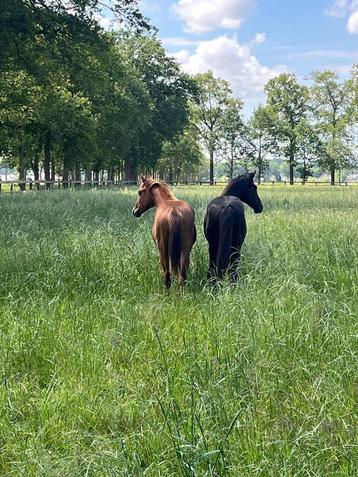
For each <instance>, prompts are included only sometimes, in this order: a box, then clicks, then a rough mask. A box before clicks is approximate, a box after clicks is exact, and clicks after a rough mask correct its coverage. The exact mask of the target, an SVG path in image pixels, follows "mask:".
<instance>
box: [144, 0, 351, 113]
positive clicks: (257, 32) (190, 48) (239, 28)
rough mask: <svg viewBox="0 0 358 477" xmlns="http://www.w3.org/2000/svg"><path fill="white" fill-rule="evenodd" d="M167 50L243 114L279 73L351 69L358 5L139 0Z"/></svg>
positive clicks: (334, 0)
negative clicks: (227, 90) (220, 88)
mask: <svg viewBox="0 0 358 477" xmlns="http://www.w3.org/2000/svg"><path fill="white" fill-rule="evenodd" d="M139 5H140V8H141V10H142V12H143V13H144V14H145V15H146V16H148V17H149V18H150V20H151V23H152V24H153V25H155V26H156V27H157V28H158V36H159V37H160V39H161V40H162V42H163V44H164V46H165V47H166V49H167V51H168V52H169V53H171V54H174V55H175V57H176V58H177V59H178V61H179V62H180V63H181V64H182V66H183V69H184V70H186V71H187V72H189V73H192V74H195V73H197V72H202V71H206V70H208V69H212V70H213V71H214V74H215V76H218V77H222V78H224V79H227V80H228V81H230V83H231V86H232V89H233V91H234V92H235V94H236V95H238V96H240V97H241V98H243V99H244V101H245V102H246V109H248V110H250V109H252V107H253V106H255V105H256V104H258V103H259V102H260V101H262V100H263V98H264V96H263V87H264V85H265V83H266V82H267V81H268V80H269V79H270V78H272V77H274V76H275V75H277V74H279V73H280V72H282V71H288V72H293V73H295V74H296V75H297V77H298V79H299V80H301V81H304V80H305V78H307V76H308V75H309V73H310V72H311V71H313V70H315V69H334V70H335V71H337V72H338V73H339V74H340V75H341V77H342V78H344V77H346V76H347V75H348V73H349V70H350V67H351V66H352V64H353V63H358V0H140V2H139Z"/></svg>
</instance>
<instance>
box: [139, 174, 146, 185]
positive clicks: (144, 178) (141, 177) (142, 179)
mask: <svg viewBox="0 0 358 477" xmlns="http://www.w3.org/2000/svg"><path fill="white" fill-rule="evenodd" d="M140 180H141V181H142V182H143V184H146V183H147V180H148V179H147V178H146V177H144V176H140Z"/></svg>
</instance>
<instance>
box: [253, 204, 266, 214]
mask: <svg viewBox="0 0 358 477" xmlns="http://www.w3.org/2000/svg"><path fill="white" fill-rule="evenodd" d="M263 210H264V208H263V206H262V204H260V205H259V207H256V208H255V209H254V212H255V214H261V212H262V211H263Z"/></svg>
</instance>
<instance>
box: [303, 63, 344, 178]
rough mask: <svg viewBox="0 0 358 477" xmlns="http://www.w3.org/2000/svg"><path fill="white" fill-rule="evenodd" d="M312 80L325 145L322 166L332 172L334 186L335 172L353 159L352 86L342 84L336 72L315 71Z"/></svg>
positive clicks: (316, 113) (313, 102) (312, 91)
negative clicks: (350, 124) (350, 93)
mask: <svg viewBox="0 0 358 477" xmlns="http://www.w3.org/2000/svg"><path fill="white" fill-rule="evenodd" d="M312 79H313V85H312V87H311V91H310V93H311V101H312V107H313V112H314V117H315V120H316V124H317V127H318V130H319V134H320V137H321V140H322V142H323V143H324V144H325V148H324V154H323V155H322V157H321V160H320V165H321V166H322V167H323V168H325V169H328V170H329V171H330V174H331V184H332V185H334V184H335V180H336V179H335V177H336V171H337V170H341V169H342V168H344V167H347V166H349V164H350V161H351V159H352V158H353V153H352V151H351V150H350V143H351V137H350V134H349V119H350V118H351V109H350V108H351V104H349V101H348V98H349V87H348V86H349V83H347V82H345V83H340V82H339V79H338V75H337V74H336V73H335V72H333V71H322V72H320V71H316V72H314V73H313V74H312Z"/></svg>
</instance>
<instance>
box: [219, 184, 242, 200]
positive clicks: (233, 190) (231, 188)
mask: <svg viewBox="0 0 358 477" xmlns="http://www.w3.org/2000/svg"><path fill="white" fill-rule="evenodd" d="M240 192H241V191H240V186H239V185H238V184H235V183H234V184H231V183H230V184H228V185H227V186H226V189H225V190H224V192H223V193H222V195H223V196H224V195H233V196H234V197H238V198H240V195H241V193H240Z"/></svg>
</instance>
